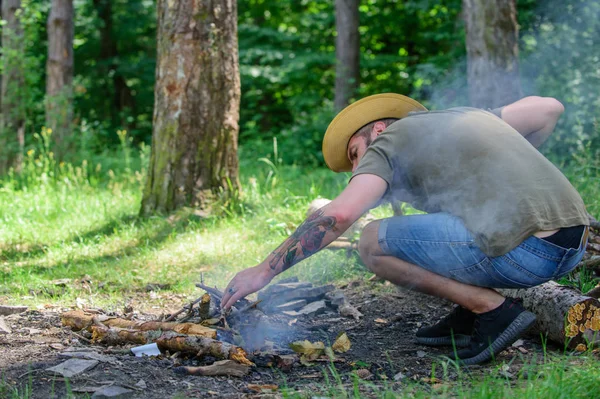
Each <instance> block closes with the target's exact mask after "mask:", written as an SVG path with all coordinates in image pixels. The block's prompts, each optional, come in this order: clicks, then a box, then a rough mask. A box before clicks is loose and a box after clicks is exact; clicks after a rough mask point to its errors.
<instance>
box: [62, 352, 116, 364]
mask: <svg viewBox="0 0 600 399" xmlns="http://www.w3.org/2000/svg"><path fill="white" fill-rule="evenodd" d="M59 356H62V357H68V358H73V359H87V360H97V361H99V362H103V363H114V362H116V359H115V358H114V357H111V356H106V355H102V354H100V353H96V352H63V353H61V354H59Z"/></svg>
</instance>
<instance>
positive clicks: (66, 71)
mask: <svg viewBox="0 0 600 399" xmlns="http://www.w3.org/2000/svg"><path fill="white" fill-rule="evenodd" d="M73 29H74V28H73V0H52V5H51V9H50V15H49V16H48V60H47V61H46V127H48V128H51V129H52V135H53V137H54V141H55V143H56V149H55V152H56V154H57V156H58V158H59V159H60V158H62V156H64V154H65V153H66V151H68V147H69V144H71V143H70V142H71V141H72V137H71V133H72V121H73V35H74V30H73Z"/></svg>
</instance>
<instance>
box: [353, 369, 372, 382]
mask: <svg viewBox="0 0 600 399" xmlns="http://www.w3.org/2000/svg"><path fill="white" fill-rule="evenodd" d="M356 375H358V378H360V379H362V380H368V379H369V378H371V377H372V376H373V374H372V373H371V372H370V371H369V370H367V369H358V370H356Z"/></svg>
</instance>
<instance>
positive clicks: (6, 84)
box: [0, 0, 25, 175]
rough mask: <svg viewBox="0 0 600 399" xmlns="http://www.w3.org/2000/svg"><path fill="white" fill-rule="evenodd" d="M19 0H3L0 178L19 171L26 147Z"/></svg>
mask: <svg viewBox="0 0 600 399" xmlns="http://www.w3.org/2000/svg"><path fill="white" fill-rule="evenodd" d="M20 8H21V0H2V18H3V19H4V20H5V21H6V25H4V26H3V27H2V65H3V71H2V75H3V76H2V86H1V88H0V104H1V105H0V107H1V108H0V175H2V174H5V173H6V172H8V170H9V169H10V168H11V167H14V168H16V169H19V167H20V164H21V157H22V153H23V146H24V144H25V113H24V106H25V105H24V104H23V98H22V93H23V91H22V90H23V86H24V84H25V83H24V82H25V79H24V76H23V73H24V71H23V69H22V67H21V65H19V62H18V60H19V54H20V53H21V52H22V44H21V43H22V40H21V39H22V36H23V30H22V27H21V22H20V21H19V18H18V16H17V11H18V10H19V9H20Z"/></svg>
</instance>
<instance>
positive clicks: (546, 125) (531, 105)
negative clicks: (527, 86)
mask: <svg viewBox="0 0 600 399" xmlns="http://www.w3.org/2000/svg"><path fill="white" fill-rule="evenodd" d="M564 110H565V108H564V106H563V105H562V104H561V103H560V101H558V100H557V99H555V98H552V97H536V96H531V97H525V98H522V99H520V100H519V101H516V102H514V103H512V104H509V105H507V106H506V107H504V108H503V109H502V113H501V117H502V119H503V120H504V121H505V122H506V123H508V124H509V125H511V126H512V127H513V128H514V129H515V130H517V131H518V132H519V133H521V134H522V135H523V137H525V138H526V139H527V140H528V141H529V142H530V143H531V144H532V145H533V146H534V147H535V148H538V147H539V146H540V145H542V143H543V142H544V141H546V139H547V138H548V136H550V133H552V131H553V130H554V127H555V126H556V122H557V121H558V118H560V115H561V114H562V113H563V112H564Z"/></svg>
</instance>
